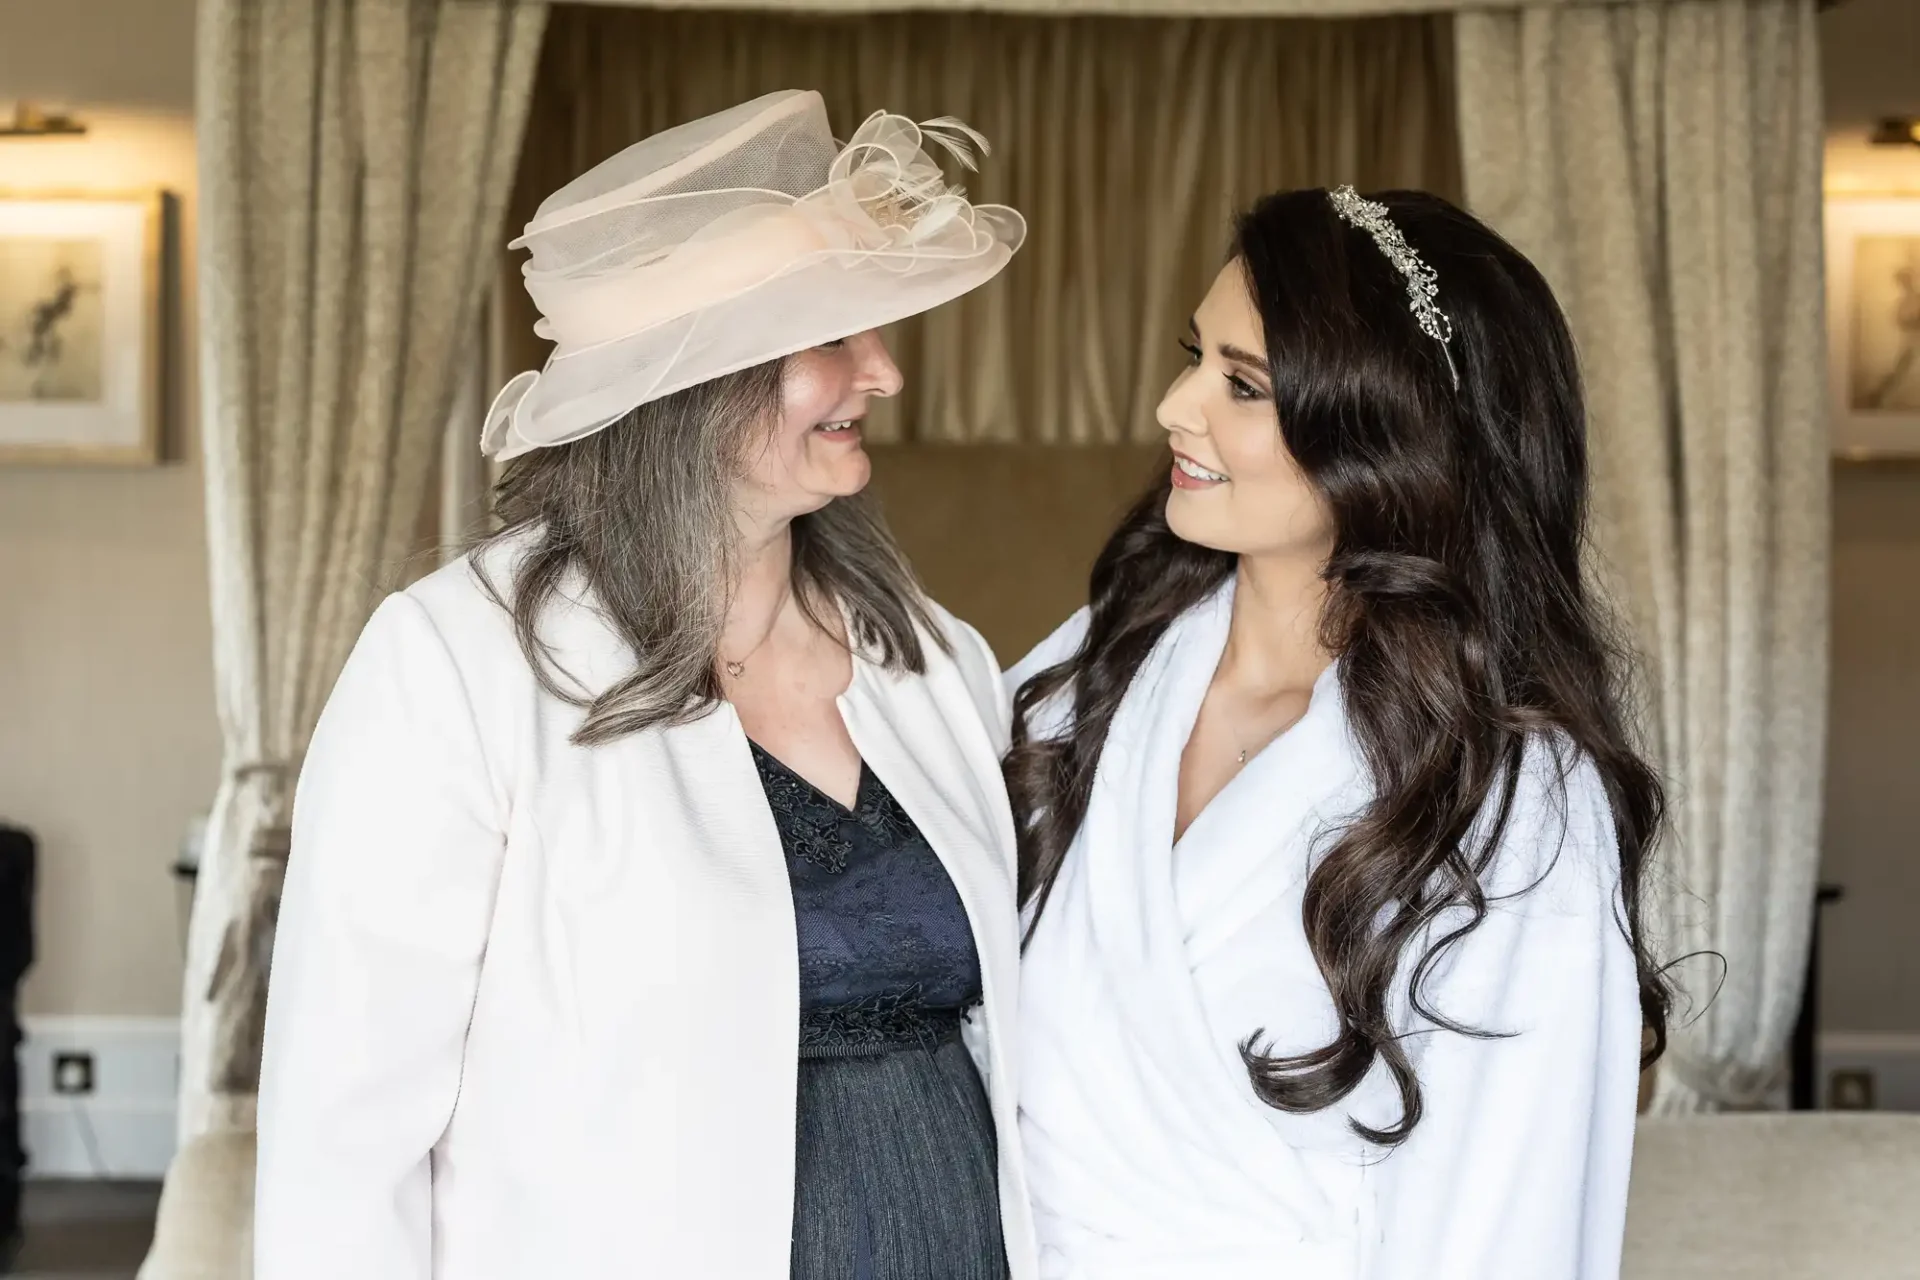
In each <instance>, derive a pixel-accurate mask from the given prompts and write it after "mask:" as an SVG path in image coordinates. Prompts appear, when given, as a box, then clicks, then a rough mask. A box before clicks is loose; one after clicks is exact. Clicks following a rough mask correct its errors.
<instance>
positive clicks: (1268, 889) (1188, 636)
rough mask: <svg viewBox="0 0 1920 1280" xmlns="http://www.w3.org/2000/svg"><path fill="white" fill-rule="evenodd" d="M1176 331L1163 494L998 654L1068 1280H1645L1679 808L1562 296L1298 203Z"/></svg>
mask: <svg viewBox="0 0 1920 1280" xmlns="http://www.w3.org/2000/svg"><path fill="white" fill-rule="evenodd" d="M1183 345H1184V346H1186V347H1187V349H1188V352H1189V356H1190V368H1188V369H1187V370H1186V371H1185V372H1183V373H1182V374H1181V375H1180V377H1179V378H1178V379H1177V380H1176V381H1175V382H1174V384H1173V386H1172V388H1171V389H1170V390H1169V391H1168V393H1167V396H1166V398H1165V399H1164V401H1163V402H1162V404H1161V405H1160V409H1159V420H1160V423H1161V425H1162V426H1163V427H1165V428H1166V430H1167V431H1168V433H1169V436H1170V440H1171V444H1172V448H1173V452H1174V459H1173V465H1172V467H1171V468H1170V470H1169V473H1168V475H1167V477H1166V478H1165V479H1164V480H1162V481H1161V482H1160V483H1158V484H1157V485H1156V486H1155V487H1154V488H1153V489H1152V490H1151V491H1150V492H1149V493H1148V494H1147V495H1146V496H1145V497H1144V498H1143V499H1142V500H1141V501H1140V503H1139V504H1138V505H1137V506H1136V507H1135V508H1134V509H1133V511H1132V512H1130V513H1129V514H1128V515H1127V516H1126V517H1125V519H1124V520H1123V522H1122V524H1121V526H1120V528H1119V529H1118V530H1117V531H1116V532H1115V534H1114V535H1113V537H1112V539H1111V541H1110V542H1109V543H1108V545H1107V547H1106V549H1105V551H1104V552H1103V553H1102V555H1101V557H1100V559H1099V561H1098V563H1097V565H1096V567H1095V569H1094V573H1093V576H1092V582H1091V590H1090V605H1089V607H1088V608H1087V609H1083V610H1081V611H1080V612H1079V613H1078V614H1076V615H1075V616H1074V617H1073V618H1071V619H1070V620H1069V621H1068V622H1067V623H1066V624H1065V625H1064V626H1062V627H1061V628H1060V630H1059V631H1058V632H1056V633H1055V634H1054V635H1053V636H1052V637H1051V638H1049V639H1048V640H1046V641H1045V642H1043V643H1042V644H1041V645H1040V646H1039V647H1038V648H1037V649H1036V650H1035V651H1034V652H1033V653H1032V654H1031V655H1029V656H1028V657H1027V659H1026V660H1025V661H1024V662H1022V663H1021V664H1019V666H1018V667H1016V668H1015V669H1014V670H1013V671H1012V672H1011V673H1010V674H1009V682H1010V687H1011V688H1013V689H1016V690H1018V691H1019V692H1018V694H1017V696H1016V699H1015V730H1014V744H1015V745H1014V748H1013V751H1012V753H1011V755H1010V756H1009V759H1008V775H1009V780H1010V782H1011V784H1012V791H1013V796H1014V805H1015V814H1016V819H1017V821H1018V822H1019V823H1020V824H1021V828H1022V833H1021V840H1022V849H1021V854H1022V867H1021V895H1022V902H1023V905H1024V909H1025V911H1026V917H1027V924H1028V928H1029V931H1030V932H1029V937H1028V944H1027V950H1026V954H1025V959H1024V963H1023V966H1022V997H1021V1023H1020V1035H1021V1049H1020V1073H1021V1080H1022V1083H1021V1105H1020V1116H1021V1119H1020V1124H1021V1138H1022V1143H1023V1146H1024V1149H1025V1156H1026V1161H1027V1176H1028V1183H1029V1188H1030V1192H1031V1194H1032V1196H1033V1201H1034V1210H1035V1217H1036V1225H1037V1229H1038V1232H1039V1237H1040V1244H1041V1274H1042V1276H1043V1277H1045V1278H1046V1280H1147V1278H1148V1277H1155V1278H1159V1277H1173V1276H1178V1277H1181V1278H1182V1280H1214V1278H1216V1277H1217V1278H1219V1280H1226V1278H1227V1277H1234V1278H1236V1280H1237V1278H1238V1277H1243V1276H1249V1275H1272V1276H1278V1277H1285V1278H1286V1280H1416V1278H1417V1280H1603V1278H1606V1277H1613V1276H1616V1275H1617V1274H1618V1269H1619V1256H1620V1242H1621V1236H1622V1231H1623V1225H1624V1215H1625V1207H1626V1190H1627V1172H1628V1163H1629V1159H1630V1155H1631V1147H1632V1131H1633V1121H1634V1111H1635V1099H1636V1091H1637V1089H1636V1086H1637V1080H1638V1076H1639V1071H1640V1069H1641V1066H1642V1062H1641V1055H1642V1035H1643V1028H1651V1030H1652V1032H1653V1036H1654V1041H1655V1043H1656V1044H1658V1043H1659V1042H1660V1039H1661V1037H1662V1036H1663V1034H1664V1017H1665V1008H1666V994H1665V990H1664V987H1663V986H1662V984H1661V982H1660V979H1659V976H1658V972H1657V970H1656V969H1655V968H1654V967H1653V966H1652V964H1651V963H1650V962H1649V961H1648V960H1647V958H1646V954H1645V948H1644V945H1643V943H1642V940H1641V932H1640V925H1639V909H1638V906H1637V900H1638V889H1639V880H1640V875H1641V870H1642V866H1643V863H1644V860H1645V858H1646V857H1647V856H1648V853H1649V851H1650V849H1651V847H1652V845H1653V843H1654V840H1655V837H1656V832H1657V830H1658V826H1659V822H1660V814H1661V793H1660V787H1659V784H1658V782H1657V780H1656V779H1655V777H1654V775H1653V774H1652V772H1651V771H1650V770H1649V769H1648V768H1647V767H1646V766H1645V765H1644V764H1643V763H1642V762H1641V761H1640V760H1639V759H1638V758H1637V757H1636V756H1635V754H1634V751H1633V749H1632V747H1631V745H1630V743H1629V735H1628V734H1627V732H1626V730H1625V728H1624V726H1623V723H1622V721H1623V717H1622V714H1621V711H1620V705H1621V704H1620V699H1619V693H1618V684H1617V676H1618V671H1617V669H1616V668H1617V665H1618V664H1616V663H1615V662H1614V660H1613V654H1612V651H1611V649H1610V647H1609V644H1608V642H1607V639H1606V636H1607V630H1606V623H1605V620H1604V618H1603V616H1602V614H1601V611H1600V610H1599V609H1598V607H1597V606H1596V604H1595V603H1594V602H1593V600H1592V599H1591V598H1590V594H1589V593H1588V591H1587V589H1586V587H1585V586H1584V584H1583V583H1582V581H1581V569H1580V550H1581V545H1582V540H1583V537H1584V533H1585V529H1584V522H1585V512H1586V496H1587V495H1586V489H1587V477H1586V463H1585V452H1584V434H1585V421H1584V412H1583V408H1582V400H1581V392H1580V387H1579V379H1578V372H1577V366H1576V362H1575V357H1574V351H1573V345H1572V341H1571V339H1570V337H1569V335H1568V333H1567V329H1566V325H1565V322H1564V320H1563V319H1562V317H1561V315H1560V312H1559V310H1558V307H1557V306H1556V304H1555V302H1554V299H1553V297H1552V294H1551V292H1550V291H1549V290H1548V288H1547V286H1546V284H1545V282H1544V281H1543V280H1542V279H1541V278H1540V276H1539V275H1538V273H1537V272H1536V271H1535V270H1534V269H1533V268H1532V266H1531V265H1530V264H1529V263H1528V262H1527V261H1526V260H1525V259H1524V258H1523V257H1521V256H1520V255H1519V254H1518V253H1517V252H1515V251H1514V250H1513V249H1512V248H1511V247H1510V246H1508V245H1507V244H1505V243H1504V242H1503V241H1501V240H1500V239H1499V238H1498V237H1497V236H1495V235H1494V234H1493V233H1492V232H1490V231H1488V230H1487V229H1486V228H1484V227H1483V226H1481V225H1480V224H1479V223H1477V222H1475V221H1474V220H1473V219H1471V218H1470V217H1468V216H1467V215H1465V214H1463V213H1461V212H1460V211H1458V210H1457V209H1454V208H1453V207H1452V206H1450V205H1448V204H1446V203H1445V202H1443V201H1441V200H1438V199H1436V198H1434V197H1431V196H1424V195H1418V194H1409V193H1396V194H1391V195H1388V196H1386V197H1382V198H1381V199H1380V200H1377V201H1375V200H1364V199H1361V198H1360V197H1358V196H1357V195H1355V194H1354V193H1352V192H1351V191H1350V190H1347V189H1342V190H1340V191H1337V192H1326V191H1306V192H1294V193H1288V194H1284V195H1279V196H1273V197H1269V198H1267V199H1266V200H1264V201H1262V202H1260V203H1259V204H1258V205H1257V206H1256V207H1255V208H1254V209H1253V211H1252V212H1251V213H1249V214H1248V215H1247V216H1246V217H1245V218H1243V219H1242V220H1241V223H1240V226H1239V230H1238V234H1237V237H1236V244H1235V251H1234V254H1233V257H1232V260H1231V261H1230V262H1229V263H1228V265H1227V267H1226V269H1225V270H1223V271H1222V272H1221V273H1220V276H1219V279H1218V280H1217V281H1216V282H1215V284H1214V286H1213V288H1212V290H1211V292H1210V293H1209V294H1208V295H1207V297H1206V299H1205V301H1203V302H1202V304H1201V306H1200V307H1199V309H1198V310H1197V311H1196V312H1195V314H1194V317H1193V321H1192V324H1191V332H1190V334H1189V335H1187V339H1186V341H1184V342H1183Z"/></svg>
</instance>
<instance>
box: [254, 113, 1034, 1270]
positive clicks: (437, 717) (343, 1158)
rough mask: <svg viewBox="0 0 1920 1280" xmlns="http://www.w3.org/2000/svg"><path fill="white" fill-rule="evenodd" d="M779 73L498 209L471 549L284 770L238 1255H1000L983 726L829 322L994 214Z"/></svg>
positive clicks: (750, 1266)
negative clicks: (878, 488) (494, 348)
mask: <svg viewBox="0 0 1920 1280" xmlns="http://www.w3.org/2000/svg"><path fill="white" fill-rule="evenodd" d="M978 141H979V140H978V138H977V135H973V134H971V132H970V131H968V130H966V129H965V127H964V126H961V125H958V124H957V123H955V122H952V121H939V122H933V123H930V124H928V125H926V126H916V125H914V124H913V123H912V122H911V121H908V120H905V119H903V118H901V117H898V116H891V115H885V114H878V115H875V116H874V117H872V118H871V119H869V120H868V121H867V122H866V123H865V124H864V125H863V126H862V127H861V128H860V130H859V131H858V132H857V133H856V134H855V136H854V137H853V139H852V140H851V142H850V143H848V144H847V145H846V146H844V147H841V146H838V145H837V144H835V143H834V142H833V140H832V137H831V135H830V133H829V132H828V127H827V121H826V113H825V109H824V106H823V104H822V102H821V100H820V98H819V96H818V95H817V94H813V93H798V92H787V93H778V94H773V95H769V96H767V97H764V98H760V99H758V100H756V101H753V102H749V103H746V104H744V105H742V106H739V107H735V108H733V109H731V110H728V111H724V112H721V113H720V114H718V115H715V116H712V117H709V118H707V119H704V120H700V121H696V122H694V123H692V124H689V125H685V126H682V127H680V128H676V129H672V130H669V131H667V132H666V133H662V134H659V135H657V136H655V137H653V138H650V139H647V140H646V141H644V142H641V143H639V144H637V145H635V146H634V147H631V148H629V149H628V150H626V151H624V152H622V153H621V154H619V155H617V156H615V157H613V158H612V159H610V160H608V161H606V162H605V163H603V164H601V165H600V166H598V167H597V168H595V169H593V170H592V171H590V172H589V173H587V174H585V175H583V176H582V177H580V178H578V179H576V180H575V181H574V182H573V183H571V184H570V185H568V186H567V187H565V188H563V189H562V190H561V191H559V192H557V193H556V194H555V195H553V196H552V197H551V198H549V199H548V200H547V201H546V203H545V204H543V205H542V206H541V207H540V210H539V212H538V214H537V215H536V216H535V218H534V220H533V222H532V223H531V224H529V226H528V227H527V231H526V235H525V236H524V237H523V238H522V239H521V240H520V241H518V242H516V243H517V244H521V245H525V246H526V247H528V248H529V249H530V250H531V261H530V262H529V263H528V265H527V267H526V271H525V274H526V281H527V288H528V291H529V292H530V293H531V294H532V296H533V298H534V299H535V301H536V302H537V303H538V305H539V307H540V310H541V313H542V320H541V322H540V324H539V326H538V331H539V332H540V333H541V334H542V336H544V337H547V338H549V339H551V340H552V341H553V342H554V343H555V344H556V345H555V349H554V352H553V355H552V357H551V359H550V360H549V361H548V363H547V365H546V367H545V368H544V369H543V370H542V371H541V372H539V373H537V374H535V373H528V374H522V375H521V376H520V377H518V378H516V379H514V381H513V382H512V383H511V384H510V385H509V386H508V387H507V388H506V389H505V391H504V392H502V394H501V396H500V398H499V400H498V401H497V402H496V403H495V405H494V407H493V409H492V410H491V412H490V414H489V416H488V421H487V424H486V428H485V434H484V438H483V447H484V448H485V449H486V451H487V452H488V453H489V454H491V455H492V456H493V457H495V458H498V459H501V460H504V461H505V463H506V467H505V473H504V475H503V477H502V480H501V483H500V487H499V492H498V498H499V502H498V507H499V511H498V514H499V515H500V517H501V520H502V522H503V526H504V527H503V528H502V530H501V532H500V533H498V534H497V535H496V536H494V537H492V538H490V539H489V540H488V541H487V542H486V543H485V544H484V545H482V546H481V547H480V548H479V549H477V550H476V551H475V552H474V553H473V554H472V555H470V556H469V557H468V558H467V559H466V560H465V561H463V562H461V563H459V564H457V565H454V566H451V567H449V568H447V569H445V570H442V571H441V572H439V573H436V574H434V575H432V576H430V577H428V578H427V579H425V580H424V581H422V582H420V583H419V584H417V585H415V586H413V587H411V588H409V589H408V590H406V591H404V592H401V593H399V594H397V595H394V596H392V597H390V598H389V599H388V600H386V601H385V602H384V603H383V604H382V605H381V606H380V608H379V609H378V610H377V611H376V612H375V614H374V616H373V618H372V620H371V621H370V622H369V623H368V625H367V628H366V631H365V633H364V634H363V636H362V637H361V640H360V643H359V645H358V646H357V647H356V649H355V651H354V653H353V656H352V658H351V659H350V660H349V662H348V663H347V666H346V669H345V671H344V672H343V674H342V675H341V677H340V681H339V684H338V685H337V687H336V688H335V690H334V692H333V695H332V698H331V700H330V701H329V703H328V706H327V709H326V712H325V714H324V715H323V716H322V718H321V722H320V725H319V728H318V730H317V731H316V733H315V735H314V739H313V743H312V745H311V747H310V749H309V751H308V753H307V758H306V763H305V768H304V771H303V773H302V776H301V782H300V787H299V792H298V799H297V802H296V805H295V815H294V834H293V855H292V859H291V863H290V867H289V872H288V877H287V883H286V890H285V899H284V903H283V906H282V912H281V919H280V926H279V938H278V943H277V947H276V953H275V957H274V972H273V983H272V989H271V995H270V999H269V1005H268V1020H267V1038H266V1054H265V1062H264V1065H263V1069H262V1078H261V1089H260V1114H259V1131H260V1147H259V1173H258V1201H257V1209H256V1224H255V1239H256V1268H257V1271H258V1273H259V1274H260V1275H261V1276H262V1277H264V1278H265V1280H298V1278H301V1277H315V1278H316V1280H318V1278H322V1277H324V1280H340V1278H341V1277H347V1276H352V1277H381V1278H382V1280H387V1278H392V1280H399V1278H401V1277H420V1278H422V1280H425V1278H426V1277H448V1278H453V1280H533V1278H535V1277H538V1278H540V1280H545V1278H546V1277H553V1276H566V1277H569V1280H575V1278H578V1280H586V1278H588V1277H599V1276H608V1277H614V1276H617V1277H640V1276H674V1277H706V1276H713V1277H727V1278H729V1280H732V1278H739V1280H755V1278H758V1277H775V1276H788V1275H791V1276H793V1277H797V1278H798V1277H821V1278H826V1277H833V1278H834V1280H843V1278H845V1277H850V1276H851V1277H873V1278H874V1280H916V1278H921V1277H924V1278H926V1280H1000V1278H1002V1277H1007V1276H1012V1277H1028V1276H1031V1275H1032V1274H1033V1267H1034V1264H1033V1261H1032V1245H1031V1243H1030V1228H1029V1226H1028V1220H1027V1209H1026V1192H1025V1187H1024V1184H1023V1182H1022V1178H1021V1172H1020V1161H1019V1159H1018V1151H1017V1148H1016V1136H1015V1134H1016V1129H1015V1123H1014V1098H1013V1090H1012V1083H1013V1081H1012V1062H1013V1059H1012V1056H1011V1054H1010V1051H1009V1044H1008V1028H1009V1027H1010V1026H1011V1025H1012V1019H1013V1017H1014V1010H1013V991H1014V983H1015V971H1016V967H1017V963H1018V961H1017V952H1018V937H1017V925H1016V920H1015V912H1014V905H1013V903H1014V865H1013V845H1014V838H1013V828H1012V822H1011V818H1010V816H1009V811H1008V807H1007V801H1006V796H1005V792H1004V790H1003V787H1002V784H1001V781H1000V774H999V767H998V758H999V755H1000V752H1001V750H1002V749H1003V748H1004V746H1005V744H1006V734H1007V725H1006V711H1005V709H1004V707H1003V706H1002V704H1001V698H1000V693H999V682H998V677H999V673H998V669H997V667H996V665H995V662H994V659H993V656H992V654H991V653H990V652H989V651H988V649H987V647H986V645H985V644H984V642H983V641H982V640H981V639H980V637H979V636H978V635H977V634H976V633H975V632H974V631H973V630H972V629H971V628H969V627H967V626H966V625H965V624H964V623H961V622H959V621H957V620H955V619H954V618H952V617H950V616H949V615H948V614H946V613H945V612H944V611H942V610H941V609H940V608H939V607H938V606H937V605H935V604H934V603H933V602H932V601H930V600H928V599H927V598H926V596H925V595H924V594H923V593H922V592H921V590H920V588H919V587H918V585H917V584H916V583H915V581H914V578H913V576H912V574H911V572H910V571H909V569H908V567H907V564H906V562H905V560H904V559H903V557H902V556H901V554H900V551H899V549H898V548H897V547H896V546H895V545H894V543H893V541H892V539H891V537H890V536H889V535H888V533H887V531H886V529H885V527H884V526H883V525H882V524H881V522H880V520H879V518H878V516H877V515H876V514H875V513H874V511H873V510H872V509H871V507H869V506H868V505H867V504H866V503H865V502H864V501H863V500H862V498H861V496H860V494H861V490H862V489H863V488H864V486H865V485H866V482H867V477H868V471H869V462H868V459H867V457H866V455H865V454H864V453H863V452H862V449H861V438H860V430H861V419H862V418H863V417H864V416H865V414H866V412H867V408H868V406H869V403H870V402H871V400H872V399H873V398H874V397H876V396H889V395H893V394H894V393H896V392H897V391H898V390H899V388H900V374H899V371H898V370H897V369H896V368H895V367H894V365H893V363H892V361H891V359H890V358H889V357H888V354H887V351H886V348H885V347H884V346H883V345H882V343H881V341H880V339H879V338H878V337H877V336H876V335H875V333H874V332H873V330H874V329H875V328H877V327H878V326H881V325H884V324H888V323H891V322H893V321H896V320H900V319H903V318H905V317H907V316H910V315H914V314H916V313H918V312H921V311H925V310H927V309H929V308H931V307H934V306H937V305H939V304H940V303H942V302H945V301H948V300H950V299H952V298H955V297H958V296H959V295H961V294H963V293H965V292H966V291H968V290H970V289H973V288H975V287H977V286H979V285H981V284H984V283H986V282H987V281H988V280H990V279H991V278H992V277H993V276H994V275H995V274H996V273H997V272H998V271H999V270H1000V269H1001V268H1002V267H1003V266H1004V265H1005V264H1006V262H1007V260H1008V259H1009V258H1010V257H1011V255H1012V254H1013V252H1014V251H1015V250H1016V249H1017V248H1018V247H1019V244H1020V242H1021V240H1022V238H1023V235H1024V224H1023V223H1022V221H1021V219H1020V216H1019V215H1018V214H1017V213H1015V212H1014V211H1012V210H1010V209H1005V208H998V207H993V206H975V205H971V204H969V203H968V202H967V201H966V200H965V199H964V198H963V197H962V195H961V194H960V193H959V192H958V191H955V190H953V189H951V188H949V187H947V186H946V184H945V183H944V181H943V180H942V177H941V171H940V169H939V166H938V165H937V164H936V163H935V162H934V161H933V160H932V159H931V158H930V157H929V156H928V154H927V151H926V149H925V148H926V145H927V144H928V143H929V142H935V143H939V144H941V145H942V146H944V147H946V148H947V149H948V150H950V151H953V152H955V153H956V154H959V155H960V156H961V157H962V159H963V160H968V161H970V159H971V153H970V150H971V149H970V147H969V145H968V144H969V143H970V142H978Z"/></svg>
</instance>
